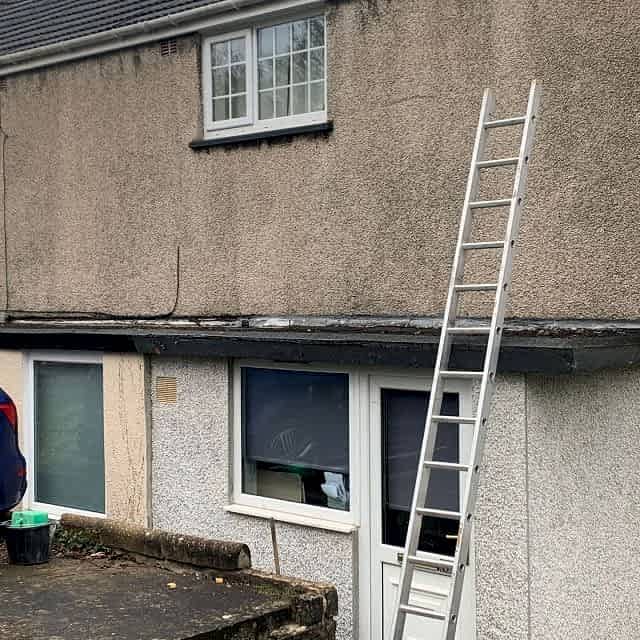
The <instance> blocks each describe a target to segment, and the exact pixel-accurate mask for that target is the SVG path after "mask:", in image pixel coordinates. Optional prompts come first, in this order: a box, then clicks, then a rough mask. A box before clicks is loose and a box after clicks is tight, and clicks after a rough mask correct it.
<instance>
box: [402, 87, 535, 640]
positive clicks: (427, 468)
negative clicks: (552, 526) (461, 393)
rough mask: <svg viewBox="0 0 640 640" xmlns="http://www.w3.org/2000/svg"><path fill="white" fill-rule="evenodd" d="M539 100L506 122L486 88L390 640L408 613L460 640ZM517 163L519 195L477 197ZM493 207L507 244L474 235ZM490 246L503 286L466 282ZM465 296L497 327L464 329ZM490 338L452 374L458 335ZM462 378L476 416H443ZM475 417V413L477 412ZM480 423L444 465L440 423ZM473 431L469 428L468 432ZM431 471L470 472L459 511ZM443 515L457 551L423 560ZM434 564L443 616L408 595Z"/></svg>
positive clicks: (448, 637)
mask: <svg viewBox="0 0 640 640" xmlns="http://www.w3.org/2000/svg"><path fill="white" fill-rule="evenodd" d="M539 103H540V90H539V87H538V86H537V85H536V82H535V80H534V81H533V82H532V83H531V89H530V92H529V102H528V104H527V113H526V115H524V116H518V117H513V118H506V119H503V120H495V119H492V117H493V116H492V115H491V114H492V113H493V111H494V108H495V98H494V96H493V92H492V91H491V90H490V89H486V90H485V92H484V97H483V100H482V107H481V110H480V120H479V123H478V129H477V132H476V138H475V143H474V147H473V155H472V159H471V169H470V171H469V178H468V181H467V188H466V193H465V199H464V206H463V209H462V216H461V220H460V231H459V234H458V243H457V245H456V251H455V257H454V262H453V269H452V273H451V281H450V283H449V292H448V296H447V304H446V308H445V313H444V319H443V324H442V332H441V335H440V346H439V348H438V355H437V358H436V364H435V370H434V372H433V382H432V387H431V395H430V398H429V408H428V411H427V419H426V425H425V433H424V439H423V442H422V449H421V452H420V462H419V466H418V474H417V477H416V484H415V490H414V494H413V501H412V505H411V516H410V520H409V528H408V532H407V540H406V546H405V550H404V554H403V560H402V572H401V575H400V584H399V589H398V597H397V600H396V605H395V609H394V616H393V623H392V627H391V635H390V638H389V640H402V637H403V633H404V627H405V622H406V618H407V616H408V615H413V616H421V617H423V618H430V619H433V620H441V621H443V627H444V632H443V633H442V635H441V636H440V639H436V638H428V639H427V638H425V640H441V639H442V640H454V638H455V634H456V627H457V623H458V612H459V608H460V600H461V598H462V586H463V581H464V576H465V570H466V565H467V562H468V552H469V544H470V539H471V529H472V524H473V516H474V508H475V502H476V495H477V492H478V477H479V476H478V472H479V469H480V462H481V460H482V452H483V448H484V441H485V435H486V423H487V418H488V414H489V405H490V402H491V396H492V393H493V387H494V384H495V372H496V365H497V363H498V354H499V351H500V339H501V337H502V327H503V322H504V314H505V306H506V304H507V298H508V293H509V286H510V284H511V267H512V262H513V247H514V245H515V242H516V237H517V234H518V226H519V222H520V213H521V210H522V200H523V196H524V190H525V184H526V181H527V164H528V161H529V155H530V152H531V147H532V144H533V137H534V130H535V124H536V115H537V112H538V105H539ZM518 125H520V126H522V127H523V129H522V138H521V142H520V151H519V153H518V156H517V157H512V158H501V159H497V160H491V159H489V160H486V159H484V152H485V145H486V139H487V134H488V131H489V130H490V129H494V128H497V127H510V126H518ZM501 166H514V167H515V177H514V181H513V191H512V195H511V197H510V198H504V199H499V200H478V199H477V198H478V193H479V182H480V173H481V170H482V169H485V168H489V167H501ZM493 207H505V208H506V207H509V214H508V218H507V223H506V231H505V235H504V240H492V241H482V242H479V241H474V240H473V239H472V237H471V233H472V226H473V225H472V219H473V214H474V212H475V211H477V210H479V209H485V210H486V209H488V208H493ZM485 249H498V250H500V251H501V253H502V259H501V262H500V271H499V274H498V277H497V281H496V282H492V283H489V284H466V283H464V281H463V278H464V266H465V256H466V254H467V252H472V251H478V250H479V251H482V250H485ZM465 291H493V292H495V302H494V306H493V314H492V316H491V323H490V324H483V325H481V326H478V325H476V326H473V325H469V324H463V325H458V324H457V323H456V315H457V307H458V302H459V294H460V293H463V292H465ZM460 334H462V335H484V336H485V337H486V338H487V343H486V351H485V355H484V366H483V369H482V371H464V370H462V371H452V370H450V368H449V359H450V356H451V346H452V338H453V336H455V335H460ZM448 379H463V380H477V381H480V393H479V396H478V401H477V406H476V410H475V415H471V416H443V415H438V414H439V413H440V412H441V405H442V396H443V392H444V386H445V380H448ZM472 413H473V412H472ZM439 424H443V425H445V426H446V425H447V424H448V425H450V426H455V425H465V424H466V425H473V438H472V444H471V453H470V460H469V461H468V462H466V463H462V461H460V463H453V462H438V461H436V460H434V449H435V441H436V431H437V429H438V425H439ZM467 428H469V427H467ZM432 469H441V470H442V469H446V470H449V471H451V472H456V473H464V474H465V482H464V487H465V488H464V494H463V502H462V505H461V509H460V511H459V512H457V511H446V510H442V509H432V508H429V507H428V506H425V501H426V498H427V490H428V488H429V479H430V477H431V470H432ZM424 516H427V517H438V518H447V519H452V520H458V521H459V523H460V525H459V529H458V536H457V543H456V550H455V554H454V556H453V558H452V559H450V560H446V561H444V560H437V561H434V560H428V561H427V560H423V559H422V558H420V557H419V556H418V544H419V537H420V528H421V526H422V518H423V517H424ZM420 566H427V567H429V568H435V569H440V570H445V571H451V589H450V591H449V595H448V598H447V604H446V610H445V612H444V613H442V612H441V611H435V610H432V609H426V608H423V607H418V606H414V605H411V604H409V593H410V591H411V582H412V578H413V572H414V570H415V568H417V567H420Z"/></svg>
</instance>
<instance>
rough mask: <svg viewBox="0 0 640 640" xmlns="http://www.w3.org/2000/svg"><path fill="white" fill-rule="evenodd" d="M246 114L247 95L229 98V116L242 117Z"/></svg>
mask: <svg viewBox="0 0 640 640" xmlns="http://www.w3.org/2000/svg"><path fill="white" fill-rule="evenodd" d="M246 115H247V96H246V94H245V95H241V96H233V98H231V117H232V118H244V117H245V116H246Z"/></svg>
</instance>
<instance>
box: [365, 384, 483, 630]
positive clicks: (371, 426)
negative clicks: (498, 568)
mask: <svg viewBox="0 0 640 640" xmlns="http://www.w3.org/2000/svg"><path fill="white" fill-rule="evenodd" d="M431 381H432V377H431V375H430V374H427V373H425V372H418V371H416V373H414V374H408V373H404V372H403V373H402V374H400V373H395V372H393V373H391V372H390V373H385V372H380V373H372V374H371V375H369V376H362V384H361V388H360V419H361V425H362V428H361V430H360V433H361V435H362V442H361V456H362V457H361V459H362V460H363V461H366V462H368V464H363V465H362V469H361V472H360V474H359V477H360V485H361V487H362V488H363V492H362V495H361V527H360V531H359V536H358V580H359V590H358V610H359V615H358V628H357V636H356V637H357V638H358V639H359V640H381V639H380V638H377V637H374V635H376V634H377V633H378V631H377V630H378V629H381V628H382V615H383V608H382V603H383V601H382V588H383V585H382V582H381V581H379V580H378V579H377V577H376V576H377V564H378V563H380V562H381V561H382V560H381V558H380V553H379V549H380V548H383V547H384V546H383V545H379V544H377V540H380V539H381V533H382V518H381V500H382V485H381V481H380V479H381V477H382V475H381V473H382V460H381V459H380V455H379V454H380V445H381V411H380V409H381V405H380V391H381V389H383V388H390V389H400V390H408V391H426V392H429V391H430V390H431ZM445 391H446V392H452V393H457V394H458V396H459V402H460V415H470V414H471V413H472V386H471V384H470V383H469V382H465V381H447V384H446V386H445ZM462 429H464V427H462ZM460 444H461V448H460V455H461V458H463V457H465V456H466V458H468V456H469V452H470V448H471V437H466V438H461V441H460ZM463 459H464V458H463ZM460 476H461V477H460V482H461V497H462V495H463V492H464V475H463V474H460ZM367 493H368V496H367ZM385 551H387V552H388V554H389V553H390V554H392V555H396V554H397V552H398V549H397V548H395V547H391V546H389V547H386V548H385ZM425 555H426V556H428V555H429V554H425ZM434 557H438V556H434ZM471 564H472V565H473V545H472V548H471ZM374 566H375V567H376V571H375V572H374V571H372V569H373V568H374ZM471 569H472V570H471V571H469V572H468V573H467V579H466V580H465V587H466V588H465V591H467V592H468V593H471V594H473V591H474V586H475V585H474V584H473V583H475V571H473V566H472V567H471ZM469 578H471V579H469ZM473 626H475V621H473ZM473 637H475V632H474V633H473ZM382 640H384V639H382Z"/></svg>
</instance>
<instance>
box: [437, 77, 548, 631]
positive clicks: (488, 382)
mask: <svg viewBox="0 0 640 640" xmlns="http://www.w3.org/2000/svg"><path fill="white" fill-rule="evenodd" d="M539 103H540V88H539V86H538V85H537V84H536V82H535V80H534V81H533V82H532V83H531V89H530V92H529V101H528V106H527V115H526V120H525V124H524V128H523V132H522V139H521V143H520V152H519V161H518V165H517V168H516V175H515V178H514V186H513V200H512V203H511V207H510V211H509V219H508V222H507V230H506V234H505V250H504V251H503V255H502V261H501V266H500V275H499V279H498V291H497V294H496V301H495V306H494V311H493V317H492V321H491V332H490V334H489V342H488V345H487V351H486V355H485V365H484V376H483V380H482V384H481V388H480V395H479V399H478V416H477V419H476V424H475V428H474V429H475V430H474V437H473V443H472V447H471V462H470V464H471V466H472V471H471V472H470V473H469V474H468V476H469V477H468V478H467V479H466V482H465V485H466V488H465V497H464V503H463V505H464V513H463V515H462V519H461V521H460V532H459V538H458V540H459V543H458V549H457V551H456V560H457V562H456V564H455V565H454V567H453V570H452V583H453V588H452V591H451V593H450V596H449V603H448V606H447V610H448V611H449V612H450V615H449V618H448V621H447V623H446V624H447V629H446V633H445V640H455V633H456V627H457V617H458V616H457V612H458V609H459V606H460V600H461V598H462V586H463V579H461V578H463V577H464V576H463V575H461V574H464V571H465V563H464V562H463V561H461V559H464V558H466V557H467V555H466V554H467V553H468V551H469V546H470V542H471V531H472V528H473V517H472V514H473V513H474V509H475V503H476V498H477V494H478V481H479V473H478V471H479V463H480V460H481V458H482V455H483V450H484V443H485V440H486V431H487V430H486V423H487V419H488V414H489V409H490V404H491V397H492V395H493V390H494V387H495V372H496V369H497V364H498V357H499V354H500V343H501V340H502V331H503V323H504V315H505V309H506V304H507V300H508V297H509V288H510V284H511V283H510V279H511V269H512V265H513V255H514V245H515V239H516V236H517V233H518V229H519V224H520V215H521V212H522V203H523V194H524V190H525V187H526V182H527V169H528V160H529V154H530V152H531V147H532V145H533V138H534V134H535V125H536V118H537V113H538V106H539Z"/></svg>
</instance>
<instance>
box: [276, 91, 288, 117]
mask: <svg viewBox="0 0 640 640" xmlns="http://www.w3.org/2000/svg"><path fill="white" fill-rule="evenodd" d="M288 115H289V89H288V88H287V89H276V118H282V117H284V116H288Z"/></svg>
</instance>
